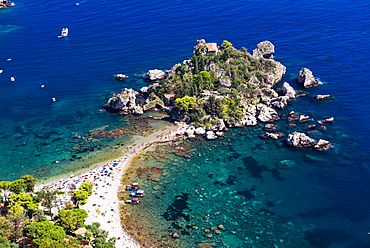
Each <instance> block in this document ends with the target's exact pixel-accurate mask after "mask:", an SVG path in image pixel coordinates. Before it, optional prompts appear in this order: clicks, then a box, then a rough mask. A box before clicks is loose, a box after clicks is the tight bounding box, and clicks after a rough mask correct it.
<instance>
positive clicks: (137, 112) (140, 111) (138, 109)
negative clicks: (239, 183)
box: [132, 105, 144, 115]
mask: <svg viewBox="0 0 370 248" xmlns="http://www.w3.org/2000/svg"><path fill="white" fill-rule="evenodd" d="M132 113H133V114H134V115H142V114H144V110H143V108H142V107H140V106H138V105H136V106H135V107H134V109H133V110H132Z"/></svg>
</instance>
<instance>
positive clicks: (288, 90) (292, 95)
mask: <svg viewBox="0 0 370 248" xmlns="http://www.w3.org/2000/svg"><path fill="white" fill-rule="evenodd" d="M281 89H282V90H283V94H284V95H285V96H287V97H289V100H293V99H296V97H297V93H296V92H295V90H294V89H293V87H292V86H290V84H289V83H287V82H284V84H283V87H282V88H281Z"/></svg>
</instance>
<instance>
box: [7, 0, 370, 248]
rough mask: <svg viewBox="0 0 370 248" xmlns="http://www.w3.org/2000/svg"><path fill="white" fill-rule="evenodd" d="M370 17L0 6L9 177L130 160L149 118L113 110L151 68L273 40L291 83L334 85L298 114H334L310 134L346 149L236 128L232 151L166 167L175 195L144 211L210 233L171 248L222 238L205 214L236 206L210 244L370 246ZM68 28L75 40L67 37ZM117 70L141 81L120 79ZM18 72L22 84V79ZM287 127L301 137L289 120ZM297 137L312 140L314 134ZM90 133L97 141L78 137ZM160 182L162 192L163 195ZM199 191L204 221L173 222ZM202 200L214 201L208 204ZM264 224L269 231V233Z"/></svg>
mask: <svg viewBox="0 0 370 248" xmlns="http://www.w3.org/2000/svg"><path fill="white" fill-rule="evenodd" d="M369 9H370V6H369V4H368V3H367V2H366V1H365V2H364V1H357V2H353V1H346V0H335V1H319V0H314V1H312V0H311V1H306V0H302V1H298V2H292V1H287V0H281V1H264V0H260V1H258V0H253V1H252V0H237V1H212V0H210V1H203V2H186V1H181V0H176V1H171V4H169V3H168V2H165V1H125V2H122V1H113V2H112V1H111V2H110V3H109V4H102V3H101V2H98V1H94V0H88V1H81V3H80V4H79V5H78V6H77V5H76V4H75V2H66V1H56V0H51V1H41V2H38V4H35V3H34V2H27V1H23V0H19V1H16V5H15V6H14V7H12V8H7V9H3V10H0V69H2V70H4V72H3V73H2V74H0V100H1V101H0V112H1V116H0V137H1V139H0V158H1V159H0V180H13V179H16V178H18V177H19V176H21V175H23V174H28V173H30V174H33V175H35V176H37V177H39V178H43V177H48V176H51V175H52V174H58V173H66V172H68V171H71V170H75V169H77V168H81V167H82V166H87V165H91V164H93V163H95V162H100V161H102V160H105V159H108V158H110V157H111V156H113V157H114V156H116V155H118V151H119V150H121V148H122V147H125V145H126V144H130V143H131V135H132V133H133V132H134V131H135V130H134V129H133V128H134V127H135V126H136V125H137V122H135V120H134V119H132V118H130V117H122V116H114V115H110V114H108V113H107V112H103V111H101V110H102V109H103V106H104V104H105V102H106V101H107V99H108V98H109V96H110V95H111V94H112V93H114V92H118V91H120V90H121V89H122V88H125V87H133V88H135V89H139V88H140V87H141V86H144V85H146V84H147V82H145V81H143V80H141V79H140V75H141V74H142V73H143V72H145V71H147V70H149V69H154V68H158V69H168V68H170V67H171V66H172V65H173V64H175V63H178V62H181V61H182V60H183V59H186V58H188V57H190V56H191V52H192V48H193V46H194V44H195V41H196V40H197V39H200V38H205V39H206V40H207V41H209V42H218V43H219V44H220V43H221V42H222V41H223V40H225V39H226V40H229V41H231V42H232V43H233V44H234V45H235V47H237V48H241V47H243V46H244V47H246V48H248V49H249V51H251V50H253V49H254V48H255V47H256V44H257V43H258V42H260V41H263V40H270V41H272V42H273V44H275V45H276V54H275V58H276V60H278V61H280V62H282V63H283V64H284V65H286V66H287V67H288V69H287V74H286V76H285V78H284V80H285V81H288V82H290V83H292V85H293V87H295V88H297V89H299V86H297V85H296V84H295V82H294V78H295V77H296V75H297V73H298V71H299V70H300V69H301V68H302V67H308V68H310V69H311V70H312V71H313V73H314V75H315V76H317V77H319V78H320V79H321V80H322V81H323V82H324V84H323V85H321V86H319V87H316V88H313V89H308V90H304V91H305V93H306V94H307V96H306V97H304V98H300V99H298V100H296V101H294V102H291V103H290V106H289V108H288V109H287V110H286V111H284V112H286V113H288V112H289V111H291V110H295V111H297V112H298V113H300V114H304V115H310V116H312V117H313V118H314V119H315V120H319V119H323V118H328V117H331V116H334V118H335V121H334V124H333V125H329V126H328V130H327V131H322V130H321V131H320V132H319V133H316V134H310V135H312V136H313V137H315V138H325V139H327V140H329V141H330V142H331V143H333V144H334V145H335V148H334V149H332V150H330V151H328V152H323V153H319V152H314V151H310V150H305V149H303V150H300V149H291V148H288V147H286V146H285V145H284V142H283V141H277V142H275V141H274V142H272V141H266V140H261V139H260V138H259V134H262V133H263V131H262V129H261V127H260V126H259V127H256V128H244V129H235V130H231V131H230V132H229V133H228V134H227V137H226V138H225V139H224V140H223V141H221V142H224V141H226V143H227V145H223V144H220V143H219V142H220V141H214V142H207V143H204V142H191V143H190V145H191V149H192V152H191V154H192V155H193V156H192V157H191V158H189V161H188V160H186V159H184V158H180V157H177V156H176V157H174V158H172V157H171V158H167V159H169V160H168V161H167V162H166V159H163V160H164V161H163V162H161V166H163V167H165V169H164V173H165V172H166V171H167V173H168V175H167V176H164V175H162V176H161V177H165V178H166V179H161V180H160V182H159V183H164V182H168V183H169V184H168V185H171V188H168V189H166V190H165V188H164V186H165V185H163V186H162V188H161V191H160V192H161V193H160V194H162V193H163V196H160V198H159V199H156V198H153V197H152V196H151V194H148V199H145V200H148V202H150V203H151V204H153V206H151V205H150V204H146V203H145V202H143V203H144V204H143V205H142V206H137V207H140V208H137V209H141V210H142V211H141V212H144V211H145V210H146V209H148V207H150V209H152V211H154V213H156V214H157V217H158V218H159V217H162V219H160V220H162V222H161V224H160V225H161V229H160V231H158V233H160V234H158V235H159V236H156V237H157V238H158V239H161V238H162V237H161V235H163V233H166V234H167V233H168V232H169V231H171V232H172V231H173V230H175V229H176V228H175V226H171V225H172V222H178V221H180V222H181V223H180V224H185V226H186V224H191V225H192V224H196V225H199V229H198V231H196V230H194V231H192V230H191V231H192V232H190V231H189V232H190V235H186V233H185V234H181V239H179V240H178V241H173V240H171V242H178V243H181V245H183V244H185V243H186V242H185V240H186V241H188V240H192V241H191V242H190V244H194V242H195V241H194V240H197V241H198V240H202V239H203V238H204V239H205V240H208V238H206V237H204V233H202V232H201V230H202V229H201V228H203V227H204V228H206V227H207V228H208V227H209V226H207V225H208V224H207V223H203V221H202V218H203V217H204V215H205V214H206V213H207V214H208V213H209V214H210V215H212V214H214V213H215V212H217V211H219V209H225V211H223V212H221V211H219V212H220V214H219V215H217V217H216V216H213V217H215V220H217V221H215V223H212V224H218V223H222V224H223V225H224V226H225V231H223V232H222V233H221V235H217V236H216V235H214V237H213V238H211V239H210V240H211V241H219V242H218V243H216V244H217V245H218V246H221V247H222V245H224V246H226V245H228V246H229V247H232V244H230V243H231V241H230V240H232V239H235V240H236V241H235V242H236V244H237V245H240V246H241V247H243V246H244V247H252V245H255V246H260V247H263V245H264V244H268V245H269V244H271V243H272V242H276V243H274V245H276V246H278V247H299V245H298V244H302V245H303V244H307V245H308V246H310V247H356V248H357V247H368V246H369V239H368V238H369V236H368V235H367V232H368V231H369V230H368V227H369V225H370V219H369V214H368V206H369V198H368V195H369V191H368V178H369V156H368V152H369V147H370V146H369V133H368V132H367V131H366V130H367V126H368V123H369V121H370V119H369V118H370V113H369V109H370V108H369V102H370V101H369V99H368V98H369V97H368V95H369V94H368V92H369V86H368V83H367V80H366V79H367V78H369V72H368V70H367V68H368V65H369V63H368V58H369V56H370V49H369V47H368V46H367V44H368V43H369V42H370V40H369V37H370V36H369V33H368V26H369V18H368V12H369ZM63 27H68V28H69V30H70V34H69V36H68V37H67V38H66V39H57V38H56V37H57V35H59V34H60V30H61V29H62V28H63ZM8 58H12V59H11V61H7V59H8ZM116 73H124V74H127V75H129V76H130V78H129V79H128V80H125V81H116V80H115V79H114V78H113V75H114V74H116ZM11 76H15V77H16V82H13V83H12V82H10V80H9V79H10V77H11ZM41 85H44V87H41ZM316 94H331V95H333V96H335V97H336V99H335V100H334V101H329V102H322V103H321V102H320V103H319V102H315V101H314V100H313V98H312V97H313V96H314V95H316ZM53 97H55V98H56V99H57V101H56V102H52V101H51V98H53ZM278 124H279V126H280V128H281V131H283V132H287V131H286V128H287V123H286V120H285V119H284V118H283V119H282V120H281V121H280V122H278ZM104 127H105V130H106V131H110V130H114V129H117V128H126V131H127V132H126V133H125V135H123V136H121V137H120V138H118V139H115V138H97V137H95V136H93V135H89V134H91V133H94V132H93V131H94V130H99V129H102V128H104ZM146 128H147V127H145V126H144V127H142V129H143V130H145V129H146ZM289 130H293V129H289ZM297 130H305V131H308V130H306V129H305V126H304V125H301V126H299V127H297ZM89 131H90V132H89ZM131 131H132V132H131ZM239 132H243V133H242V134H239ZM76 134H78V135H82V136H83V137H85V138H87V139H85V140H81V139H74V138H73V136H74V135H76ZM264 142H266V143H264ZM210 144H212V145H214V147H212V146H211V147H212V150H209V147H210ZM193 150H194V151H193ZM197 153H201V154H202V156H200V157H199V156H197ZM285 159H289V160H293V161H295V162H296V165H297V166H296V167H295V168H294V169H291V170H286V171H285V170H280V169H278V168H276V163H277V162H279V161H281V160H285ZM56 160H57V161H59V163H58V164H55V163H54V161H56ZM153 162H154V161H153ZM248 164H251V166H252V167H249V166H248ZM179 167H180V168H179ZM197 167H199V169H198V168H197ZM239 167H240V168H239ZM176 168H177V169H176ZM238 168H239V169H238ZM253 171H256V172H253ZM257 172H259V173H257ZM4 173H6V174H4ZM212 173H213V175H212ZM253 173H257V174H253ZM199 175H200V176H199ZM256 175H258V176H256ZM234 181H235V183H233V182H234ZM146 184H147V185H146V187H148V188H149V189H150V188H151V187H154V186H155V184H154V183H153V184H152V183H149V182H147V183H146ZM198 185H199V187H198ZM253 185H255V186H253ZM168 187H169V186H168ZM201 188H204V191H203V190H201ZM194 190H198V192H200V193H199V195H198V194H196V193H194ZM158 191H159V190H158ZM149 192H150V190H149ZM238 192H239V193H238ZM205 193H207V194H205ZM184 194H185V195H184ZM186 194H189V195H188V197H189V198H188V200H186V202H188V203H187V204H188V205H186V202H185V201H182V202H181V205H183V204H185V206H188V208H184V211H185V212H187V211H190V209H191V210H192V211H193V212H194V215H193V216H194V218H195V220H196V221H194V222H193V221H190V222H189V221H187V220H183V219H184V218H183V217H181V218H179V219H177V220H171V219H170V220H166V221H163V219H164V216H163V215H164V213H165V212H166V209H167V208H169V207H170V206H171V205H172V204H173V203H174V202H176V196H177V195H179V200H181V199H182V197H185V196H186ZM200 195H201V196H203V197H202V199H204V205H203V204H201V206H200V207H199V199H200V198H199V197H200ZM205 195H207V197H205ZM198 196H199V197H198ZM186 197H187V196H186ZM184 199H185V198H184ZM269 202H270V203H269ZM156 206H158V209H156V208H155V207H156ZM135 207H136V206H135ZM249 208H251V209H249ZM216 209H217V211H216ZM208 211H209V212H208ZM271 212H272V213H271ZM240 213H241V214H242V216H244V217H240V216H239V215H240ZM158 215H159V216H158ZM161 215H162V216H161ZM249 215H252V216H249ZM259 216H263V217H259ZM157 217H156V216H153V217H152V218H153V219H157ZM197 219H200V220H197ZM149 220H151V219H150V218H149ZM269 221H270V222H271V223H268V222H269ZM258 222H262V223H261V225H260V226H259V227H258ZM289 222H291V223H293V225H291V224H288V223H289ZM268 225H272V226H273V228H272V230H273V231H271V232H272V234H267V233H268V232H269V231H268ZM185 229H186V227H185ZM185 229H182V230H180V232H183V231H184V230H185ZM176 230H177V229H176ZM186 230H187V229H186ZM262 230H263V232H262V233H261V234H258V233H257V232H261V231H262ZM232 231H234V232H237V233H236V234H235V233H234V234H233V233H232ZM294 232H297V233H298V234H297V235H293V233H294ZM286 233H288V234H291V235H287V234H286ZM278 236H283V238H281V239H282V240H283V242H280V238H279V239H277V238H278ZM292 236H294V237H296V238H295V239H293V237H292ZM166 237H167V235H166ZM257 237H258V238H257ZM302 237H303V238H302ZM275 239H277V241H275ZM193 241H194V242H193ZM257 242H258V243H257ZM269 242H270V243H269ZM288 242H290V243H289V245H288ZM299 242H303V243H299ZM297 245H298V246H297Z"/></svg>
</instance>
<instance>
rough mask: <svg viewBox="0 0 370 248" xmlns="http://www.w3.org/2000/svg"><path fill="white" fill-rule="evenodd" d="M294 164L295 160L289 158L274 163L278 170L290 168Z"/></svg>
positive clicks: (294, 165)
mask: <svg viewBox="0 0 370 248" xmlns="http://www.w3.org/2000/svg"><path fill="white" fill-rule="evenodd" d="M296 166H297V164H296V162H295V161H294V160H289V159H286V160H282V161H280V162H279V163H278V164H277V165H276V167H277V168H278V169H280V170H290V169H293V168H294V167H296Z"/></svg>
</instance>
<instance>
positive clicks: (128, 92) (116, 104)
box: [106, 89, 137, 114]
mask: <svg viewBox="0 0 370 248" xmlns="http://www.w3.org/2000/svg"><path fill="white" fill-rule="evenodd" d="M136 94H137V92H136V91H134V90H133V89H124V90H123V91H122V92H121V93H119V94H114V96H113V97H111V98H110V99H109V100H108V102H107V104H106V105H107V106H108V107H109V108H110V109H112V110H114V111H122V112H123V113H124V114H129V113H132V110H133V109H134V108H135V106H136Z"/></svg>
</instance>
